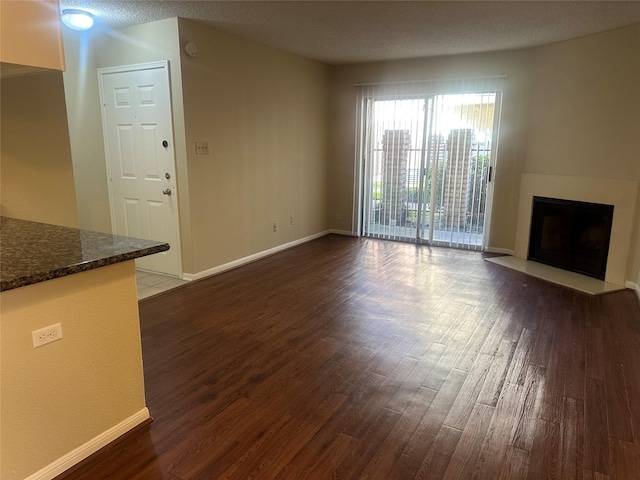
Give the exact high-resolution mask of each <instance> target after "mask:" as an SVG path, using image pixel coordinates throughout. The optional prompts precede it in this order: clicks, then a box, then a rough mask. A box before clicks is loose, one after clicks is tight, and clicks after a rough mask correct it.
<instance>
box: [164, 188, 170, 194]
mask: <svg viewBox="0 0 640 480" xmlns="http://www.w3.org/2000/svg"><path fill="white" fill-rule="evenodd" d="M162 193H163V194H164V195H171V189H170V188H165V189H164V190H163V191H162Z"/></svg>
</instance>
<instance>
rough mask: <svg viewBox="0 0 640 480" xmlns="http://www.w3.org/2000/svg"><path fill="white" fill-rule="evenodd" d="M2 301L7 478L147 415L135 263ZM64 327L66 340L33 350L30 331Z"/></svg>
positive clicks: (8, 293) (32, 469)
mask: <svg viewBox="0 0 640 480" xmlns="http://www.w3.org/2000/svg"><path fill="white" fill-rule="evenodd" d="M1 296H2V298H1V302H0V309H1V313H2V336H1V340H0V342H1V343H0V345H1V347H0V352H1V358H0V360H1V362H0V365H1V372H0V374H1V379H2V382H1V385H2V403H1V411H0V416H1V417H2V426H1V432H0V436H1V438H2V454H1V471H0V477H1V478H3V479H4V478H7V479H8V478H12V479H13V478H16V479H17V478H25V477H26V476H28V475H30V474H32V473H34V472H36V471H38V470H40V469H42V468H43V467H46V466H48V465H49V464H51V463H52V462H55V461H57V460H58V459H60V457H62V456H63V455H65V454H67V453H69V452H71V451H72V450H74V449H75V448H77V447H79V446H81V445H83V444H84V443H86V442H88V441H90V440H92V439H94V437H96V436H98V435H100V434H102V433H103V432H105V431H107V430H108V429H110V428H111V427H114V426H115V425H117V424H118V423H120V422H122V421H123V420H125V419H127V418H129V417H131V416H133V415H134V414H136V413H138V412H140V411H141V410H143V409H146V407H145V400H144V383H143V372H142V351H141V345H140V326H139V321H138V303H137V298H136V285H135V271H134V263H133V261H130V262H125V263H119V264H116V265H111V266H107V267H103V268H99V269H96V270H90V271H88V272H83V273H78V274H74V275H70V276H67V277H63V278H58V279H55V280H49V281H46V282H42V283H38V284H34V285H29V286H26V287H22V288H17V289H15V290H9V291H6V292H2V294H1ZM88 319H90V321H88ZM57 322H61V324H62V335H63V338H62V339H61V340H59V341H56V342H53V343H51V344H48V345H44V346H42V347H40V348H37V349H34V348H33V346H32V340H31V331H32V330H36V329H39V328H43V327H47V326H49V325H53V324H55V323H57ZM12 472H14V473H12Z"/></svg>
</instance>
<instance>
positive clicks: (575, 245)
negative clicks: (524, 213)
mask: <svg viewBox="0 0 640 480" xmlns="http://www.w3.org/2000/svg"><path fill="white" fill-rule="evenodd" d="M613 210H614V207H613V205H606V204H600V203H588V202H578V201H573V200H563V199H557V198H547V197H539V196H534V197H533V210H532V216H531V228H530V234H529V253H528V256H527V258H528V259H529V260H535V261H537V262H541V263H545V264H547V265H551V266H554V267H558V268H562V269H564V270H569V271H572V272H576V273H581V274H583V275H588V276H591V277H594V278H598V279H600V280H604V278H605V274H606V270H607V257H608V254H609V242H610V240H611V226H612V222H613Z"/></svg>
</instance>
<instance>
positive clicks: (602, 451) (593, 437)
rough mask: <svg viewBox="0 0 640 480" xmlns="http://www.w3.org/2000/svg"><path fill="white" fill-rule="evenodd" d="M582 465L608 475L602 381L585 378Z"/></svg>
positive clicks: (607, 450)
mask: <svg viewBox="0 0 640 480" xmlns="http://www.w3.org/2000/svg"><path fill="white" fill-rule="evenodd" d="M585 397H586V401H585V412H584V416H585V430H584V465H585V468H586V469H588V470H592V471H593V472H597V473H602V474H606V475H608V474H609V473H610V465H611V452H610V450H609V425H608V424H607V410H606V408H603V405H606V394H605V386H604V381H603V380H598V379H595V378H591V377H587V379H586V392H585Z"/></svg>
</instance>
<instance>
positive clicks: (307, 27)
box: [60, 0, 640, 64]
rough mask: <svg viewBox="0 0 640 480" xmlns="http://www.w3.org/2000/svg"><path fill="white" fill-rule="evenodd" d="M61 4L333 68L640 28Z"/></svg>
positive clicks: (550, 15)
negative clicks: (173, 21) (230, 39)
mask: <svg viewBox="0 0 640 480" xmlns="http://www.w3.org/2000/svg"><path fill="white" fill-rule="evenodd" d="M60 3H61V8H84V9H86V10H89V11H91V12H92V13H94V14H95V16H96V27H97V28H121V27H125V26H129V25H135V24H140V23H146V22H152V21H156V20H161V19H165V18H171V17H183V18H187V19H190V20H194V21H196V22H200V23H203V24H207V25H210V26H212V27H214V28H216V29H218V30H221V31H224V32H228V33H232V34H236V35H239V36H241V37H245V38H248V39H251V40H254V41H256V42H260V43H263V44H267V45H270V46H272V47H276V48H279V49H281V50H285V51H289V52H292V53H296V54H298V55H302V56H304V57H308V58H312V59H315V60H319V61H321V62H325V63H328V64H346V63H360V62H371V61H381V60H394V59H403V58H415V57H429V56H437V55H452V54H461V53H476V52H487V51H494V50H507V49H514V48H525V47H533V46H539V45H544V44H548V43H553V42H558V41H561V40H566V39H569V38H575V37H579V36H583V35H588V34H591V33H596V32H602V31H605V30H611V29H614V28H618V27H622V26H625V25H630V24H634V23H640V1H626V2H619V1H568V2H567V1H491V2H485V1H453V0H450V1H428V0H425V1H271V0H262V1H241V0H235V1H223V2H220V1H209V0H200V1H164V0H155V1H148V0H128V1H115V0H61V2H60ZM639 47H640V46H639ZM639 50H640V48H639ZM639 54H640V51H639Z"/></svg>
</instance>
